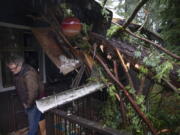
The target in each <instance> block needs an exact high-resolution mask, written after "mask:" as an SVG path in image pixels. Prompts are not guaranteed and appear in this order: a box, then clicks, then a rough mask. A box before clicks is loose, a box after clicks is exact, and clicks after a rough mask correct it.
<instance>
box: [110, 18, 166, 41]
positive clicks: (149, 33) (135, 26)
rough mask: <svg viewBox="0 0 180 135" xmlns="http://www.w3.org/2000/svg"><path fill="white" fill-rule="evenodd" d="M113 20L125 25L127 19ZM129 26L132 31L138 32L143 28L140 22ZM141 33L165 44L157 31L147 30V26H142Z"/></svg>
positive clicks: (117, 23)
mask: <svg viewBox="0 0 180 135" xmlns="http://www.w3.org/2000/svg"><path fill="white" fill-rule="evenodd" d="M112 22H113V23H114V24H116V25H121V26H123V24H124V22H125V20H122V19H113V20H112ZM128 28H129V29H130V30H131V31H132V32H136V31H138V30H139V29H140V28H141V25H138V24H134V23H130V24H129V25H128ZM140 33H141V34H144V35H146V37H148V39H150V40H156V41H158V42H159V43H161V44H164V41H163V39H162V38H161V37H160V36H159V35H158V34H156V33H154V32H152V31H150V30H147V29H146V28H144V27H142V28H141V29H140Z"/></svg>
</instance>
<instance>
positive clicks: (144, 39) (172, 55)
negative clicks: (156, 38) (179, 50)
mask: <svg viewBox="0 0 180 135" xmlns="http://www.w3.org/2000/svg"><path fill="white" fill-rule="evenodd" d="M125 32H127V33H129V34H130V35H132V36H133V37H136V38H139V39H141V40H143V41H145V42H147V43H150V44H152V45H153V46H154V47H156V48H158V49H160V50H161V51H163V52H164V53H166V54H168V55H170V56H171V57H173V58H176V59H178V60H180V56H178V55H176V54H173V53H172V52H170V51H169V50H167V49H165V48H164V47H162V46H161V45H159V44H156V43H154V42H152V41H151V40H148V39H146V38H143V37H140V36H138V35H135V34H134V33H132V32H131V31H130V30H125Z"/></svg>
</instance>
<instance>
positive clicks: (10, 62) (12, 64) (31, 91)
mask: <svg viewBox="0 0 180 135" xmlns="http://www.w3.org/2000/svg"><path fill="white" fill-rule="evenodd" d="M7 66H8V68H9V69H10V71H11V72H12V73H13V75H14V80H15V86H16V90H17V94H18V96H19V98H20V101H21V103H22V105H23V106H24V108H25V111H26V113H27V115H28V123H29V132H28V135H37V134H38V124H39V121H40V120H41V118H42V113H41V112H40V111H39V110H38V109H37V107H36V105H35V101H36V100H37V99H40V98H41V97H42V96H43V94H44V86H43V84H42V82H41V80H40V77H39V75H38V73H37V72H36V70H35V69H34V68H32V67H31V66H30V65H27V64H24V59H23V58H22V57H20V56H17V55H14V56H11V57H9V58H8V59H7Z"/></svg>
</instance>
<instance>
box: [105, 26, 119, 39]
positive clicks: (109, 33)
mask: <svg viewBox="0 0 180 135" xmlns="http://www.w3.org/2000/svg"><path fill="white" fill-rule="evenodd" d="M120 30H122V27H121V26H118V25H112V26H111V27H110V28H109V29H108V31H107V34H106V36H107V37H109V38H111V37H112V36H114V35H116V34H117V33H118V32H119V31H120Z"/></svg>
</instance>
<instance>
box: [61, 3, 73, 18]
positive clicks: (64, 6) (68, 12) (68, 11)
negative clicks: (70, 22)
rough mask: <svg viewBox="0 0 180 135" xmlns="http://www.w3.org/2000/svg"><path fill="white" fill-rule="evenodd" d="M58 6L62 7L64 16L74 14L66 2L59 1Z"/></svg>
mask: <svg viewBox="0 0 180 135" xmlns="http://www.w3.org/2000/svg"><path fill="white" fill-rule="evenodd" d="M59 6H60V8H61V9H62V11H64V14H63V15H64V18H66V17H69V16H74V14H73V12H72V10H71V9H70V7H69V6H68V4H67V3H61V4H60V5H59Z"/></svg>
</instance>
